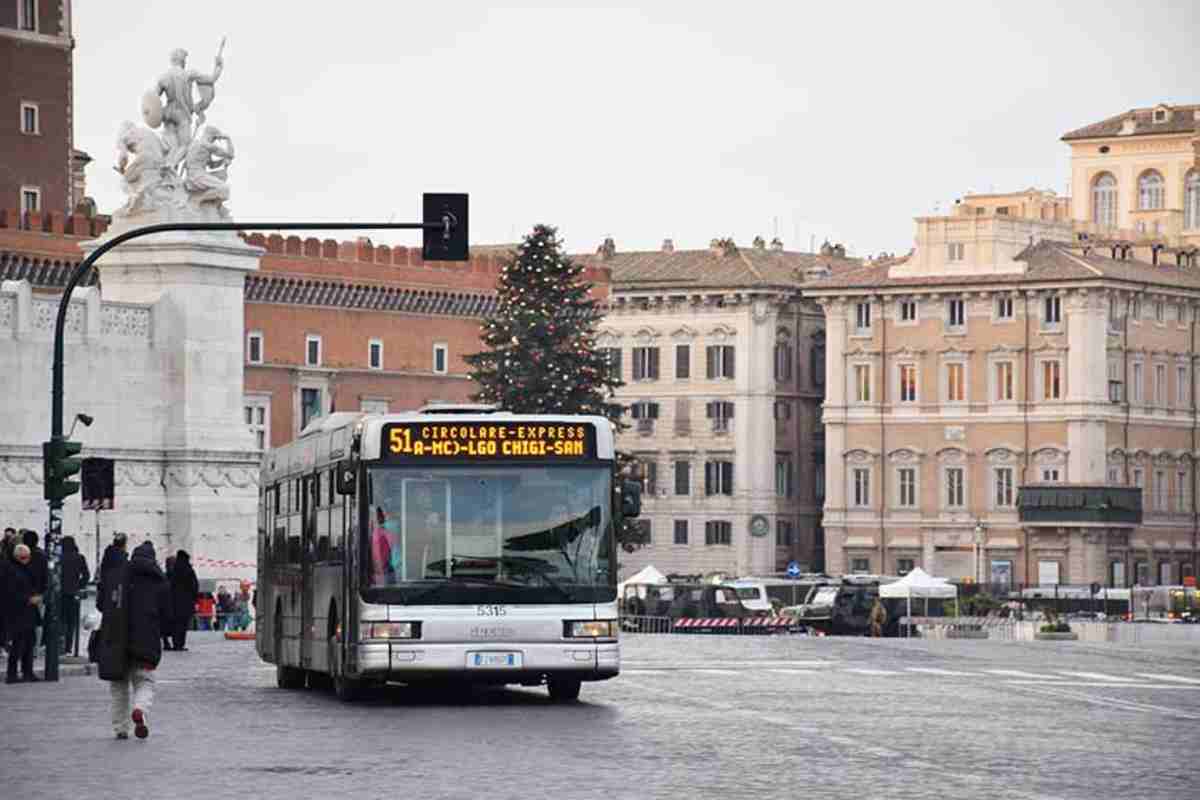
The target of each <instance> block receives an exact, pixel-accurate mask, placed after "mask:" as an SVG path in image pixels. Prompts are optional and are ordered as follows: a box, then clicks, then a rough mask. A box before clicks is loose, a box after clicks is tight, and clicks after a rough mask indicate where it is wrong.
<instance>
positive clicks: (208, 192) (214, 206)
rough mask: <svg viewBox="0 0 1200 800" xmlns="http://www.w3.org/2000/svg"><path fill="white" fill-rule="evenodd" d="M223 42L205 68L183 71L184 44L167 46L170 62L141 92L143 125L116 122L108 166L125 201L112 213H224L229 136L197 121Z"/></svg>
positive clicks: (208, 216) (210, 216)
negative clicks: (210, 65) (114, 150)
mask: <svg viewBox="0 0 1200 800" xmlns="http://www.w3.org/2000/svg"><path fill="white" fill-rule="evenodd" d="M224 46H225V42H224V40H222V42H221V48H220V49H219V50H218V51H217V57H216V59H215V63H214V66H213V71H212V72H211V73H208V74H206V73H203V72H200V71H199V70H194V69H188V67H187V57H188V53H187V51H186V50H182V49H176V50H172V51H171V54H170V67H169V68H168V69H167V71H166V72H164V73H163V74H162V76H161V77H159V78H158V80H157V81H156V82H155V83H154V85H153V86H151V87H150V88H149V89H147V90H146V93H145V94H143V95H142V121H143V122H144V123H145V124H144V125H138V124H136V123H133V122H130V121H125V122H122V123H121V127H120V130H119V131H118V133H117V163H116V165H115V166H114V169H116V171H117V172H118V173H119V174H120V175H121V179H122V180H121V183H122V188H123V189H124V190H125V193H126V194H127V195H128V196H129V200H128V201H127V202H126V203H125V205H123V206H122V207H121V208H119V209H118V210H117V211H116V212H115V214H114V216H116V217H123V218H129V217H143V216H145V217H155V218H156V220H158V219H194V220H196V221H219V220H226V219H229V210H228V209H227V208H226V207H225V203H226V201H227V200H228V199H229V185H228V177H229V165H230V163H231V162H232V161H233V155H234V153H233V140H232V139H230V138H229V135H228V134H226V133H224V132H222V131H221V130H220V129H219V128H217V127H216V126H214V125H206V124H205V122H206V119H207V117H206V112H207V110H208V107H209V106H210V105H211V104H212V101H213V97H214V96H215V92H216V83H217V79H218V78H220V77H221V71H222V69H223V68H224V62H223V61H222V59H221V52H222V51H223V50H224ZM159 129H161V130H162V133H161V135H160V134H159V133H157V132H156V131H158V130H159Z"/></svg>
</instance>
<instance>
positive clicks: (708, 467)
mask: <svg viewBox="0 0 1200 800" xmlns="http://www.w3.org/2000/svg"><path fill="white" fill-rule="evenodd" d="M715 466H716V464H714V463H713V462H711V461H705V462H704V493H705V494H706V495H711V494H715V492H713V472H714V471H715V470H714V469H713V467H715Z"/></svg>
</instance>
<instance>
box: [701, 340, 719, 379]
mask: <svg viewBox="0 0 1200 800" xmlns="http://www.w3.org/2000/svg"><path fill="white" fill-rule="evenodd" d="M704 358H705V363H706V368H707V370H706V372H707V376H708V377H709V379H712V378H715V377H717V348H716V347H715V346H709V347H706V348H704Z"/></svg>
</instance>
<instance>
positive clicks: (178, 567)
mask: <svg viewBox="0 0 1200 800" xmlns="http://www.w3.org/2000/svg"><path fill="white" fill-rule="evenodd" d="M199 594H200V581H199V580H197V578H196V570H194V569H192V557H191V556H189V555H188V554H187V551H185V550H180V551H179V552H178V553H176V554H175V568H174V569H173V570H172V571H171V617H172V622H173V623H174V630H173V631H172V633H171V640H172V641H173V642H174V643H175V646H174V647H172V648H171V649H172V650H186V649H187V647H185V645H186V644H187V632H188V629H189V628H190V627H191V626H192V614H194V613H195V611H196V596H197V595H199Z"/></svg>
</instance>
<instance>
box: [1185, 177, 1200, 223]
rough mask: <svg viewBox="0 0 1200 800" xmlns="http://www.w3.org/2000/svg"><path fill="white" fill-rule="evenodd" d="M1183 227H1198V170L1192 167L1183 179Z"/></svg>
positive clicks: (1199, 218)
mask: <svg viewBox="0 0 1200 800" xmlns="http://www.w3.org/2000/svg"><path fill="white" fill-rule="evenodd" d="M1183 227H1185V228H1187V229H1188V230H1194V229H1196V228H1200V172H1198V171H1196V170H1194V169H1193V170H1189V171H1188V174H1187V177H1186V178H1185V179H1184V181H1183Z"/></svg>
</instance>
